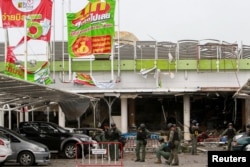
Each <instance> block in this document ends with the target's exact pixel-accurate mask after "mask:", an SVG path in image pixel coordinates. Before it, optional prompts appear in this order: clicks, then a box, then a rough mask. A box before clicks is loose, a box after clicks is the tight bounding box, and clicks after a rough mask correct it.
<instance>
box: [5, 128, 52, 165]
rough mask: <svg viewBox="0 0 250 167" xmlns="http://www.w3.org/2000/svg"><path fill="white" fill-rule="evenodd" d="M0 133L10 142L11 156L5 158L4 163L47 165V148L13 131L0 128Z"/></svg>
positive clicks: (48, 156) (48, 153) (48, 158)
mask: <svg viewBox="0 0 250 167" xmlns="http://www.w3.org/2000/svg"><path fill="white" fill-rule="evenodd" d="M0 133H2V134H4V135H5V136H7V138H8V139H9V140H10V142H11V148H12V155H10V156H9V157H8V158H7V160H6V162H17V163H20V165H22V166H31V165H36V164H38V163H39V164H48V163H49V161H50V152H49V149H48V147H47V146H45V145H43V144H41V143H38V142H35V141H32V140H29V139H27V138H25V137H23V136H21V135H20V134H18V133H17V132H15V131H13V130H10V129H8V128H4V127H1V126H0Z"/></svg>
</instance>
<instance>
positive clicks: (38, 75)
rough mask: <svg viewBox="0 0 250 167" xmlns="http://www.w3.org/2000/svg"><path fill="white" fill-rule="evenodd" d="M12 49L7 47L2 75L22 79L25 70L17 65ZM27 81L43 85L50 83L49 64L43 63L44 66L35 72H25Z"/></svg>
mask: <svg viewBox="0 0 250 167" xmlns="http://www.w3.org/2000/svg"><path fill="white" fill-rule="evenodd" d="M14 49H15V48H14V47H8V49H7V57H6V65H5V71H4V73H5V74H7V75H10V76H13V77H16V78H20V79H24V75H25V69H24V66H23V65H21V64H18V63H17V61H18V60H17V59H16V56H15V54H14V52H13V50H14ZM27 80H28V81H31V82H36V83H40V84H45V85H47V84H50V83H52V80H51V78H50V76H49V63H48V62H44V64H43V65H42V66H41V67H40V68H38V69H36V71H30V70H27Z"/></svg>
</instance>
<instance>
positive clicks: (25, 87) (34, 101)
mask: <svg viewBox="0 0 250 167" xmlns="http://www.w3.org/2000/svg"><path fill="white" fill-rule="evenodd" d="M91 99H92V100H94V98H92V97H90V96H85V95H81V94H76V93H70V92H66V91H62V90H59V89H54V88H49V87H47V86H45V85H41V84H36V83H32V82H27V81H24V80H20V79H17V78H13V77H9V76H6V75H4V74H0V110H4V111H5V110H19V109H21V108H24V107H29V108H30V107H33V108H41V107H46V106H48V105H50V104H53V103H58V104H59V105H63V104H71V108H70V109H67V111H64V110H63V112H64V113H65V115H66V114H72V113H70V110H72V111H73V113H74V112H78V115H75V116H79V115H81V114H82V113H83V112H85V111H76V110H77V109H76V108H82V109H80V110H83V108H84V109H86V108H87V107H88V106H89V103H90V100H91ZM78 103H81V105H82V106H79V105H78ZM7 104H8V106H9V107H7V108H6V107H5V106H6V105H7ZM83 105H84V106H83ZM64 106H65V105H64ZM62 109H63V108H62ZM66 117H67V115H66Z"/></svg>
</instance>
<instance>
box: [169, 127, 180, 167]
mask: <svg viewBox="0 0 250 167" xmlns="http://www.w3.org/2000/svg"><path fill="white" fill-rule="evenodd" d="M179 142H180V139H179V134H178V131H177V130H176V128H175V126H174V125H171V126H170V134H169V140H168V143H169V145H170V157H169V159H168V162H167V163H168V164H169V165H179V157H178V145H179ZM172 161H174V162H173V163H172Z"/></svg>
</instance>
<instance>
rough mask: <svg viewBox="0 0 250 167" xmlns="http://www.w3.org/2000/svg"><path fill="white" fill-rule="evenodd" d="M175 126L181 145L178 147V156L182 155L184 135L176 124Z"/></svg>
mask: <svg viewBox="0 0 250 167" xmlns="http://www.w3.org/2000/svg"><path fill="white" fill-rule="evenodd" d="M174 126H175V127H176V130H177V132H178V135H179V145H178V154H180V153H181V152H182V148H181V143H182V141H183V140H182V139H183V134H182V130H181V128H180V127H179V126H177V125H176V124H174Z"/></svg>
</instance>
